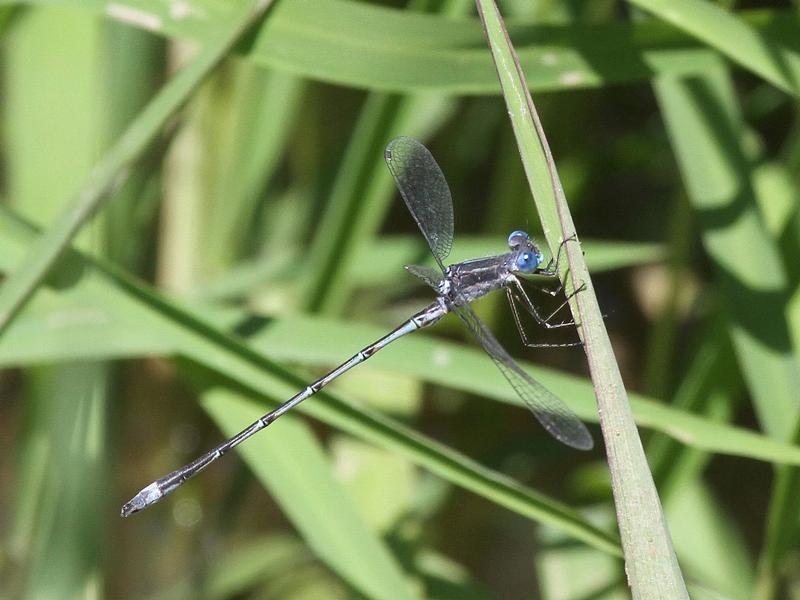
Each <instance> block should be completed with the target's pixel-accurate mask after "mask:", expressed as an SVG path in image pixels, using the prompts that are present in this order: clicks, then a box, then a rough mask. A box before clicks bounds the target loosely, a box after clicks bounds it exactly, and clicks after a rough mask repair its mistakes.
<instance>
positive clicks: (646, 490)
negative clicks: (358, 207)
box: [477, 0, 688, 598]
mask: <svg viewBox="0 0 800 600" xmlns="http://www.w3.org/2000/svg"><path fill="white" fill-rule="evenodd" d="M477 4H478V10H479V12H480V15H481V18H482V20H483V23H484V29H485V31H486V37H487V39H488V42H489V47H490V49H491V51H492V55H493V57H494V61H495V65H496V67H497V72H498V75H499V78H500V85H501V88H502V89H503V96H504V98H505V102H506V106H507V108H508V112H509V116H510V118H511V124H512V126H513V128H514V133H515V136H516V138H517V145H518V147H519V149H520V155H521V157H522V162H523V166H524V167H525V173H526V175H527V177H528V181H529V184H530V186H531V192H532V193H533V196H534V199H535V200H536V206H537V209H538V211H539V215H540V218H541V220H542V228H543V231H544V233H545V236H546V238H547V240H548V242H549V245H550V248H551V251H552V249H553V248H557V247H558V246H559V243H560V242H561V241H562V240H564V239H567V238H569V237H571V236H573V235H575V227H574V225H573V223H572V218H571V216H570V214H569V208H568V207H567V203H566V199H565V198H564V195H563V190H562V188H561V183H560V181H559V178H558V174H557V172H556V169H555V163H554V161H553V158H552V155H551V153H550V149H549V147H548V144H547V140H546V138H545V135H544V131H543V129H542V125H541V123H540V122H539V118H538V115H537V114H536V109H535V108H534V105H533V101H532V99H531V97H530V93H529V92H528V86H527V84H526V82H525V76H524V74H523V72H522V69H521V68H520V65H519V62H518V60H517V57H516V55H515V54H514V49H513V47H512V46H511V42H510V40H509V38H508V33H507V31H506V29H505V25H504V24H503V20H502V17H501V16H500V13H499V11H498V9H497V6H496V5H495V4H494V2H492V1H491V0H478V2H477ZM564 248H565V255H566V257H567V261H565V262H568V263H569V264H568V265H567V264H562V265H561V269H562V270H561V273H560V276H561V278H562V281H566V280H567V274H569V279H568V281H569V282H570V283H571V285H568V286H567V290H568V291H569V290H570V289H577V288H578V287H580V286H585V289H584V290H583V291H581V292H580V293H578V294H576V296H575V297H574V298H573V299H572V300H571V302H570V306H571V308H572V310H573V314H574V315H575V321H576V322H578V323H580V327H579V331H580V332H581V337H582V340H583V343H584V349H585V351H586V356H587V358H588V362H589V370H590V373H591V376H592V382H593V384H594V387H595V391H596V394H597V403H598V412H599V414H600V426H601V428H602V431H603V437H604V440H605V444H606V453H607V455H608V460H609V469H610V471H611V481H612V489H613V491H614V501H615V504H616V511H617V520H618V524H619V530H620V538H621V540H622V547H623V550H624V553H625V565H626V573H627V576H628V584H629V585H630V586H631V591H632V593H633V597H634V598H658V597H669V598H688V593H687V591H686V585H685V583H684V581H683V576H682V574H681V571H680V567H679V566H678V561H677V558H676V556H675V551H674V549H673V547H672V541H671V539H670V536H669V531H668V529H667V526H666V520H665V518H664V515H663V512H662V510H661V502H660V500H659V498H658V492H657V491H656V487H655V484H654V482H653V477H652V475H651V473H650V469H649V467H648V464H647V459H646V457H645V454H644V449H643V448H642V443H641V440H640V439H639V433H638V431H637V429H636V424H635V422H634V419H633V413H632V411H631V408H630V405H629V403H628V398H627V394H626V392H625V386H624V384H623V382H622V376H621V374H620V372H619V367H618V366H617V363H616V360H615V358H614V351H613V349H612V348H611V342H610V340H609V338H608V333H607V332H606V329H605V324H604V323H603V317H602V314H601V312H600V307H599V306H598V303H597V298H596V297H595V295H594V291H593V287H592V283H591V279H590V278H589V272H588V270H587V268H586V264H585V262H584V260H583V255H582V254H581V252H580V249H579V246H578V244H577V243H573V244H569V243H568V244H566V246H565V247H564ZM562 262H563V261H562Z"/></svg>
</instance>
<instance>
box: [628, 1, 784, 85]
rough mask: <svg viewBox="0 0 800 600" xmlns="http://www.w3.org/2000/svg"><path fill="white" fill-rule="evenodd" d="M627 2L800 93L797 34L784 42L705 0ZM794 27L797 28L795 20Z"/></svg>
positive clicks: (773, 82)
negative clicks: (791, 39)
mask: <svg viewBox="0 0 800 600" xmlns="http://www.w3.org/2000/svg"><path fill="white" fill-rule="evenodd" d="M628 2H630V3H631V4H635V5H636V6H638V7H639V8H641V9H643V10H645V11H647V12H649V13H651V14H654V15H656V16H657V17H658V18H659V19H662V20H664V21H666V22H668V23H671V24H672V25H674V26H675V27H678V28H680V29H682V30H683V31H686V32H687V33H689V34H690V35H692V36H695V37H696V38H697V39H699V40H701V41H703V42H704V43H706V44H708V45H709V46H710V47H711V48H714V49H715V50H718V51H719V52H720V53H721V54H723V55H725V56H727V57H729V58H730V59H731V60H733V61H734V62H736V63H738V64H740V65H741V66H743V67H744V68H746V69H748V70H750V71H751V72H752V73H754V74H756V75H758V76H759V77H762V78H764V79H765V80H767V81H769V82H770V83H772V84H773V85H775V86H777V87H778V88H780V89H781V90H783V91H784V92H786V93H788V94H792V95H793V96H795V97H797V96H798V95H800V48H798V45H797V38H796V37H795V40H794V41H793V42H792V43H781V41H780V40H779V39H778V38H776V37H775V36H771V35H765V34H764V33H763V32H761V31H759V30H758V29H756V28H755V27H753V26H751V25H750V24H748V23H747V22H745V21H743V20H742V19H740V18H739V17H738V16H736V15H735V14H733V13H732V12H731V11H728V10H725V9H724V8H722V7H721V6H719V5H717V4H715V3H713V2H707V1H706V0H670V1H669V2H660V1H659V0H628ZM794 26H795V28H796V27H797V21H796V20H795V23H794ZM795 31H796V29H795ZM796 35H797V34H796V33H795V36H796Z"/></svg>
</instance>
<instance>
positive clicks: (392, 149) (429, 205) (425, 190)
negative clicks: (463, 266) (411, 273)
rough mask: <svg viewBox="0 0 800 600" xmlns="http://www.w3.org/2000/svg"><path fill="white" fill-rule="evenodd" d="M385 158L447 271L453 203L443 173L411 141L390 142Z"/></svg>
mask: <svg viewBox="0 0 800 600" xmlns="http://www.w3.org/2000/svg"><path fill="white" fill-rule="evenodd" d="M384 157H385V158H386V164H387V165H388V167H389V171H391V173H392V176H394V180H395V182H396V183H397V189H398V190H400V195H401V196H402V197H403V200H404V201H405V203H406V206H407V207H408V210H409V212H411V216H412V217H414V220H415V221H416V222H417V226H418V227H419V229H420V231H422V235H423V236H425V239H426V240H427V242H428V246H430V248H431V252H432V253H433V256H434V258H435V259H436V262H438V263H439V266H440V267H441V268H442V270H444V260H445V259H446V258H447V256H448V255H449V254H450V249H451V248H452V247H453V199H452V196H451V195H450V188H449V187H447V181H446V180H445V178H444V174H443V173H442V170H441V169H440V168H439V165H438V164H436V160H434V158H433V156H432V155H431V153H430V152H429V151H428V149H427V148H426V147H425V146H423V145H422V144H420V143H419V142H418V141H417V140H415V139H413V138H409V137H399V138H395V139H393V140H392V141H391V142H389V145H388V146H387V147H386V151H385V153H384Z"/></svg>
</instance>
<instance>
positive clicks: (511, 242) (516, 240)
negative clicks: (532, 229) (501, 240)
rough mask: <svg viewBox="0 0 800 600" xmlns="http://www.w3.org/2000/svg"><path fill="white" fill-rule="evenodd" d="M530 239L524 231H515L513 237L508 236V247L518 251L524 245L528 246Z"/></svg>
mask: <svg viewBox="0 0 800 600" xmlns="http://www.w3.org/2000/svg"><path fill="white" fill-rule="evenodd" d="M528 240H530V237H528V234H527V233H525V232H524V231H514V232H513V233H512V234H511V235H509V236H508V247H509V248H511V249H512V250H516V249H517V248H519V247H520V246H522V245H523V244H527V243H528Z"/></svg>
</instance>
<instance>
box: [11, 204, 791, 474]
mask: <svg viewBox="0 0 800 600" xmlns="http://www.w3.org/2000/svg"><path fill="white" fill-rule="evenodd" d="M0 232H2V234H3V235H0V268H2V266H3V263H4V261H12V264H13V261H14V260H18V259H19V258H20V257H21V256H22V254H23V251H24V250H23V249H24V247H25V242H26V241H27V242H28V243H29V242H30V240H31V239H32V238H33V235H32V233H31V230H30V226H28V225H25V224H24V223H23V222H21V221H18V220H12V217H11V216H10V214H9V213H8V212H7V210H0ZM69 257H70V258H71V259H74V260H76V261H79V262H78V265H79V266H75V267H72V266H71V265H70V264H69V263H66V264H65V268H69V269H75V270H79V271H80V272H81V273H82V274H83V278H82V280H81V284H80V285H78V286H74V287H73V288H70V289H67V290H50V289H48V288H44V289H43V290H42V294H40V295H39V296H37V298H36V299H35V300H34V302H32V303H31V305H30V308H29V309H28V310H26V311H25V314H23V315H21V317H20V320H19V322H17V323H14V324H13V325H12V327H11V328H9V330H8V332H7V338H6V339H5V340H4V342H3V343H2V344H0V365H3V366H13V365H27V364H37V363H41V362H52V361H57V360H68V359H70V358H72V359H103V358H133V357H138V356H146V355H152V354H158V355H176V354H188V355H191V354H192V353H193V346H192V344H191V342H190V341H189V342H187V341H185V339H184V337H183V336H181V335H176V333H175V331H174V327H175V324H174V322H173V319H171V318H170V317H169V315H168V314H165V313H163V311H161V310H159V309H157V307H154V306H153V305H152V304H151V303H150V302H149V301H148V300H147V298H149V297H150V294H149V293H147V292H146V290H144V288H142V290H143V292H142V295H140V294H139V293H138V292H137V291H136V290H138V289H140V287H141V284H139V283H135V282H133V281H132V280H130V279H129V278H127V277H125V276H124V275H121V274H119V273H115V271H114V270H113V269H111V270H109V269H108V268H107V267H103V266H102V265H101V264H100V263H99V262H97V261H96V260H94V259H89V258H86V257H82V256H81V255H80V254H78V253H72V254H71V255H69ZM195 310H197V311H202V312H203V313H204V314H205V315H206V318H207V319H209V320H213V321H214V322H215V323H217V324H218V326H220V327H224V328H227V329H233V328H234V327H236V324H238V323H242V322H245V321H247V319H248V315H247V314H246V313H244V312H241V311H239V310H231V309H225V310H220V309H212V308H210V307H203V306H199V305H196V306H195ZM385 332H386V331H385V327H376V326H370V325H364V324H356V323H345V322H342V321H338V320H331V319H321V318H316V317H315V318H312V317H307V316H301V315H296V316H291V317H282V318H280V319H276V320H272V321H270V322H269V327H265V328H264V330H263V331H262V332H260V333H259V334H258V335H256V336H255V337H253V338H252V342H253V343H254V344H256V347H257V348H258V349H259V350H260V351H261V352H263V353H264V354H265V355H266V356H268V357H269V358H270V359H272V360H277V361H289V362H298V363H301V364H306V365H310V366H314V367H325V366H330V365H333V364H338V363H339V362H340V361H341V359H342V345H343V344H347V345H349V346H352V348H353V349H354V350H355V349H356V348H359V347H361V346H362V345H363V344H365V343H367V342H368V341H370V340H373V339H377V338H378V337H380V336H381V335H383V334H385ZM442 361H445V363H446V364H447V365H448V368H447V369H442V368H439V367H438V366H437V365H438V364H441V363H442ZM370 365H371V366H375V367H378V368H382V369H385V370H391V371H393V372H396V373H400V374H403V375H409V376H412V377H415V378H418V379H422V380H424V381H428V382H431V383H436V384H438V385H443V386H446V387H451V388H454V389H459V390H464V391H467V392H471V393H475V394H479V395H483V396H486V397H488V398H492V399H494V400H499V401H501V402H507V403H510V404H514V405H517V406H520V405H521V404H520V400H519V398H517V396H516V394H515V393H514V392H513V390H511V389H510V388H509V387H508V385H507V384H506V383H505V381H504V380H503V378H502V376H501V375H500V374H499V373H498V372H497V371H496V369H494V367H493V366H492V364H491V363H490V362H489V361H487V360H486V357H485V356H484V354H483V353H482V352H480V351H478V350H476V349H471V348H467V347H464V346H462V345H459V344H453V343H449V342H446V341H444V340H440V339H435V338H428V337H426V336H424V335H422V334H418V335H416V336H409V337H408V338H407V339H405V340H404V341H403V343H402V344H393V345H392V346H391V347H390V348H388V349H387V350H386V351H385V352H382V353H379V354H377V355H376V356H375V357H374V358H373V359H371V360H370ZM370 365H365V366H364V367H363V368H365V369H367V368H369V366H370ZM534 371H535V374H536V379H537V380H540V381H541V382H542V383H544V384H545V385H546V386H547V387H548V388H550V389H557V390H559V391H560V393H561V395H562V396H563V397H564V398H565V399H566V401H567V402H568V403H569V405H570V407H571V408H572V409H573V410H575V411H576V412H577V413H578V415H579V416H580V417H581V418H583V419H585V420H594V421H596V420H597V411H596V409H595V404H594V401H593V392H592V388H591V386H590V385H589V384H588V383H587V382H586V381H585V380H584V379H582V378H578V377H575V376H569V375H565V374H562V373H556V372H554V371H552V370H548V369H541V368H538V369H535V370H534ZM633 407H634V412H635V415H636V420H637V422H638V423H639V424H641V425H642V426H645V427H649V428H651V429H653V430H655V431H660V432H663V433H665V434H667V435H669V436H671V437H672V438H673V439H675V440H677V441H679V442H681V443H683V444H686V445H688V446H691V447H693V448H697V449H700V450H705V451H708V452H715V453H722V454H728V455H732V456H742V457H747V458H752V459H756V460H766V461H770V462H776V463H785V464H795V465H797V464H800V448H798V447H796V446H794V445H792V444H789V443H786V442H782V441H780V440H774V439H769V438H766V437H764V436H761V435H758V434H757V433H754V432H750V431H747V430H744V429H739V428H735V427H731V426H728V425H724V424H720V423H715V422H712V421H708V420H705V419H702V418H700V417H696V416H694V415H691V414H689V413H686V412H683V411H680V410H676V409H674V408H671V407H669V406H664V405H663V404H661V403H659V402H655V401H653V400H648V399H646V398H642V397H638V396H634V397H633Z"/></svg>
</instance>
